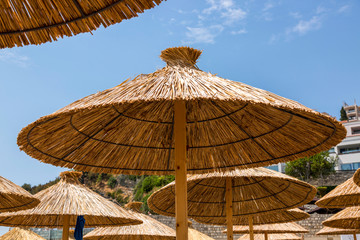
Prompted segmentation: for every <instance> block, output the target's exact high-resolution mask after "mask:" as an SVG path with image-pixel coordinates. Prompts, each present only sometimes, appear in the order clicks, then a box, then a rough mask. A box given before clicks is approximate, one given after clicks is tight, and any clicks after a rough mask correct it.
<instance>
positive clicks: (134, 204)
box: [125, 202, 143, 212]
mask: <svg viewBox="0 0 360 240" xmlns="http://www.w3.org/2000/svg"><path fill="white" fill-rule="evenodd" d="M142 204H143V203H142V202H130V203H128V204H126V205H125V208H126V209H129V210H133V211H135V212H140V208H141V206H142Z"/></svg>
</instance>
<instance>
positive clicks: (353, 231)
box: [316, 227, 360, 240]
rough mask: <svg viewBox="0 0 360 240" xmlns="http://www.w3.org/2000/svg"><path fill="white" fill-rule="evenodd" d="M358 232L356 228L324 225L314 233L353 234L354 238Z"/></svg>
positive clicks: (359, 231)
mask: <svg viewBox="0 0 360 240" xmlns="http://www.w3.org/2000/svg"><path fill="white" fill-rule="evenodd" d="M357 233H360V230H358V229H342V228H332V227H324V228H323V229H321V230H320V231H319V232H317V233H316V235H353V237H354V239H355V240H356V234H357Z"/></svg>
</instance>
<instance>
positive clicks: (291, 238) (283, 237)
mask: <svg viewBox="0 0 360 240" xmlns="http://www.w3.org/2000/svg"><path fill="white" fill-rule="evenodd" d="M249 239H250V236H249V234H244V235H243V236H241V237H240V238H239V239H238V240H249ZM255 240H266V238H265V236H264V235H263V234H255ZM269 240H301V237H299V236H297V235H296V234H293V233H282V234H270V235H269Z"/></svg>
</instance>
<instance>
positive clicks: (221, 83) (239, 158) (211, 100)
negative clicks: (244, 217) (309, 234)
mask: <svg viewBox="0 0 360 240" xmlns="http://www.w3.org/2000/svg"><path fill="white" fill-rule="evenodd" d="M200 54H201V51H199V50H196V49H193V48H188V47H179V48H169V49H166V50H164V51H163V52H162V53H161V56H160V57H161V58H162V59H163V60H164V61H165V62H166V63H167V66H166V67H164V68H162V69H160V70H158V71H156V72H154V73H152V74H141V75H139V76H137V77H136V78H135V79H133V80H131V81H126V82H124V83H122V84H120V85H118V86H116V87H114V88H112V89H108V90H105V91H102V92H99V93H96V94H93V95H90V96H88V97H85V98H83V99H81V100H79V101H76V102H74V103H72V104H70V105H68V106H67V107H65V108H62V109H60V110H58V111H57V112H55V113H53V114H50V115H48V116H45V117H42V118H40V119H39V120H37V121H35V122H34V123H32V124H30V125H28V126H27V127H25V128H24V129H23V130H22V131H21V132H20V134H19V136H18V145H19V146H20V148H21V149H22V150H24V151H25V152H26V153H27V154H29V155H30V156H32V157H34V158H36V159H39V160H41V161H42V162H46V163H51V164H53V165H56V166H62V167H68V168H75V169H77V170H82V171H92V172H109V173H123V174H160V175H161V174H174V172H175V177H176V181H177V183H178V184H176V185H177V186H176V192H177V194H176V196H177V207H176V208H177V210H176V211H177V226H178V227H177V237H178V239H179V240H183V239H186V236H187V205H186V199H187V197H186V173H187V170H188V171H189V172H190V173H204V172H211V171H214V170H215V169H226V168H228V169H229V168H230V169H231V168H232V169H234V168H236V167H240V168H249V167H256V166H266V165H271V164H274V163H278V162H286V161H291V160H295V159H298V158H301V157H305V156H311V155H313V154H315V153H318V152H320V151H324V150H327V149H329V148H331V147H332V146H334V145H336V144H337V143H339V142H340V141H341V140H342V139H343V138H344V137H345V133H346V130H345V128H344V127H343V126H342V125H341V124H340V123H338V122H337V121H336V120H335V119H334V118H332V117H330V116H327V115H324V114H320V113H318V112H315V111H313V110H311V109H309V108H306V107H305V106H303V105H301V104H299V103H297V102H295V101H292V100H289V99H286V98H282V97H280V96H277V95H275V94H273V93H270V92H267V91H264V90H260V89H257V88H253V87H251V86H248V85H246V84H243V83H239V82H233V81H230V80H226V79H223V78H220V77H217V76H216V75H213V74H210V73H205V72H203V71H201V70H199V69H198V68H197V66H196V61H197V59H198V57H199V56H200Z"/></svg>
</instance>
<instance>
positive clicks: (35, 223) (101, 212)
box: [0, 171, 142, 240]
mask: <svg viewBox="0 0 360 240" xmlns="http://www.w3.org/2000/svg"><path fill="white" fill-rule="evenodd" d="M81 174H82V173H80V172H73V171H69V172H62V173H61V174H60V177H61V180H60V181H59V182H58V183H57V184H55V185H53V186H51V187H49V188H47V189H45V190H42V191H40V192H38V193H37V194H35V197H37V198H38V199H40V201H41V202H40V204H39V205H38V206H37V207H35V208H33V209H29V210H23V211H19V212H14V213H2V214H0V225H2V226H11V227H17V226H23V227H40V228H43V227H50V228H56V227H63V237H62V239H63V240H68V239H69V228H70V227H75V225H76V219H77V216H79V215H82V216H84V217H85V220H86V226H87V227H98V226H121V225H133V224H140V223H142V221H141V220H139V219H137V218H136V217H135V216H133V215H132V214H131V213H129V212H128V211H126V210H125V209H122V208H121V207H120V206H118V205H116V204H115V203H113V202H111V201H109V200H107V199H105V198H103V197H101V196H100V195H99V194H97V193H95V192H93V191H91V190H90V189H88V188H87V187H85V186H84V185H83V184H81V183H80V182H79V180H78V179H79V177H80V176H81Z"/></svg>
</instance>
